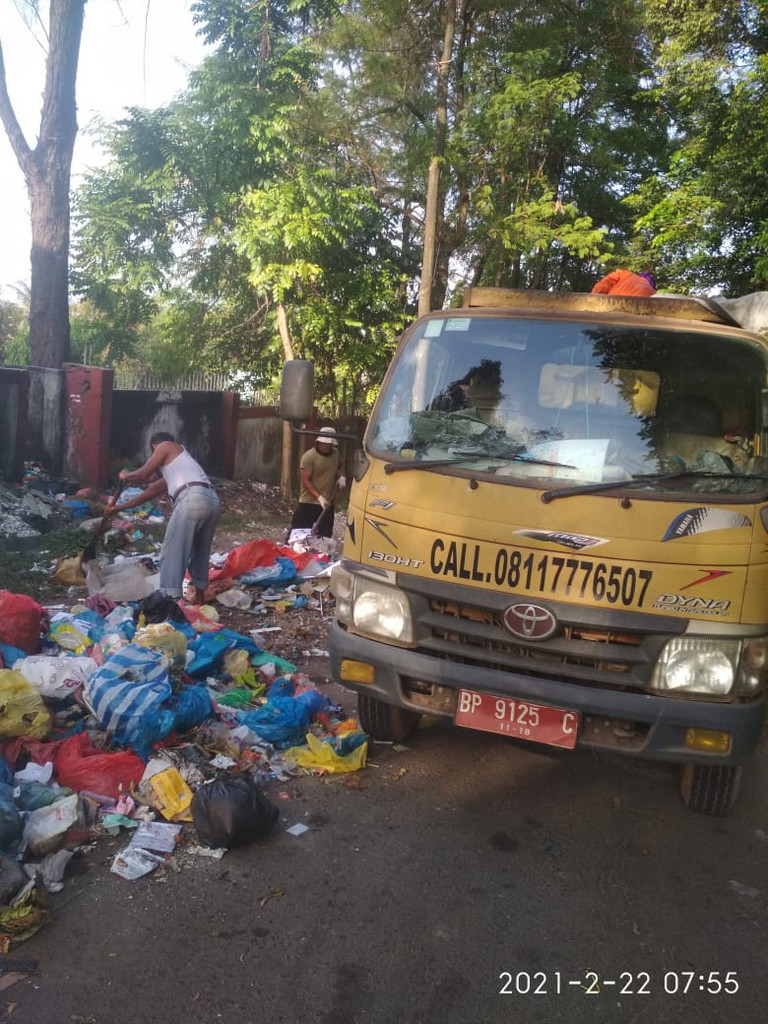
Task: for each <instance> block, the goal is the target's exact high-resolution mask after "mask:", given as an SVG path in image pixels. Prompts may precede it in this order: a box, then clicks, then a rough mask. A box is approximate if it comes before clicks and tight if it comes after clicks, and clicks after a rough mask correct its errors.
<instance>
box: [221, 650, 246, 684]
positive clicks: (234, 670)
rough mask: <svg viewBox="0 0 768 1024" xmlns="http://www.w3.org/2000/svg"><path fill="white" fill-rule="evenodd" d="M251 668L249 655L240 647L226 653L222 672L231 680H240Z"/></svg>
mask: <svg viewBox="0 0 768 1024" xmlns="http://www.w3.org/2000/svg"><path fill="white" fill-rule="evenodd" d="M250 667H251V662H250V655H249V653H248V651H244V650H243V649H242V648H241V647H237V648H235V650H232V651H227V653H226V654H225V655H224V671H225V672H226V674H227V675H228V676H230V677H231V678H232V679H240V678H241V677H242V676H244V675H245V674H246V672H247V671H248V669H249V668H250Z"/></svg>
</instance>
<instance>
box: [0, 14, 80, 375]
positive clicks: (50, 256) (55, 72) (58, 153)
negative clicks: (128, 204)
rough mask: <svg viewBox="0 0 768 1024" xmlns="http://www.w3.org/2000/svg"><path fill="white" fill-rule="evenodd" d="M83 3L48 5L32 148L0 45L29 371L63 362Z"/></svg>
mask: <svg viewBox="0 0 768 1024" xmlns="http://www.w3.org/2000/svg"><path fill="white" fill-rule="evenodd" d="M85 3H86V0H50V6H49V15H48V39H49V47H48V58H47V61H46V73H45V88H44V91H43V110H42V114H41V117H40V132H39V135H38V141H37V145H36V146H35V148H34V149H31V148H30V147H29V145H28V144H27V142H26V140H25V138H24V134H23V132H22V130H21V127H20V125H19V123H18V120H17V119H16V115H15V113H14V110H13V106H12V104H11V101H10V97H9V95H8V88H7V83H6V80H5V62H4V60H3V53H2V47H0V120H2V123H3V126H4V128H5V131H6V134H7V135H8V139H9V141H10V143H11V146H12V147H13V151H14V153H15V155H16V159H17V160H18V163H19V167H21V170H22V172H23V174H24V180H25V181H26V185H27V193H28V195H29V205H30V222H31V228H32V252H31V278H30V283H31V289H30V301H29V348H30V360H31V362H32V364H33V365H37V366H50V367H59V366H61V364H62V363H64V362H66V361H67V359H68V358H69V288H68V268H69V182H70V173H71V168H72V153H73V150H74V147H75V138H76V136H77V105H76V100H75V82H76V80H77V63H78V59H79V56H80V40H81V38H82V34H83V16H84V11H85Z"/></svg>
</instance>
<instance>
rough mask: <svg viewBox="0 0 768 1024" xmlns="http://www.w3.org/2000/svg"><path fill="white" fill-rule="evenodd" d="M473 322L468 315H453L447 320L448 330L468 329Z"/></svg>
mask: <svg viewBox="0 0 768 1024" xmlns="http://www.w3.org/2000/svg"><path fill="white" fill-rule="evenodd" d="M471 323H472V321H471V319H470V318H469V317H468V316H452V317H450V318H449V319H448V320H446V321H445V329H446V331H468V330H469V325H470V324H471Z"/></svg>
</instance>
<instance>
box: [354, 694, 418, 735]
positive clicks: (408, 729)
mask: <svg viewBox="0 0 768 1024" xmlns="http://www.w3.org/2000/svg"><path fill="white" fill-rule="evenodd" d="M357 714H358V717H359V719H360V728H361V729H362V730H363V732H365V733H367V734H368V735H369V736H370V737H371V739H374V740H387V741H389V742H390V743H402V741H403V740H404V739H406V738H407V737H408V736H410V734H411V733H412V732H413V730H414V729H415V728H416V726H417V725H418V724H419V719H420V718H421V715H420V714H419V712H418V711H410V710H409V709H408V708H397V707H395V705H394V704H385V703H384V701H383V700H379V699H378V698H377V697H371V695H370V694H368V693H359V694H358V695H357Z"/></svg>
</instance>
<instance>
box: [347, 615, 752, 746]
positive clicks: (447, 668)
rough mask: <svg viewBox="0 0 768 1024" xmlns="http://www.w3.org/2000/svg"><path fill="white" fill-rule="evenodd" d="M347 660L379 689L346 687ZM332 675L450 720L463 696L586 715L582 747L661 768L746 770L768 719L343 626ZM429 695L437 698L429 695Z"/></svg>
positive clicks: (739, 707)
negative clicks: (386, 639) (700, 742)
mask: <svg viewBox="0 0 768 1024" xmlns="http://www.w3.org/2000/svg"><path fill="white" fill-rule="evenodd" d="M343 659H351V660H353V661H361V662H365V663H367V664H369V665H373V666H374V669H375V677H374V682H373V683H370V684H363V683H353V682H348V681H345V680H344V679H342V674H341V662H342V660H343ZM330 668H331V675H332V678H333V679H334V680H336V681H337V682H339V683H340V685H342V686H344V687H346V688H347V689H350V690H355V691H357V692H359V693H367V694H369V695H370V696H372V697H376V698H378V699H379V700H382V701H384V702H385V703H387V704H394V705H396V706H397V707H404V708H410V709H411V710H413V711H420V712H425V713H427V714H433V715H441V716H444V717H448V718H453V716H454V714H455V711H456V696H457V692H458V690H459V689H460V688H465V689H469V690H476V691H477V692H479V693H490V694H495V695H497V696H500V697H511V698H513V699H515V700H524V701H529V702H531V703H534V704H544V705H550V706H551V707H556V708H561V709H563V710H566V711H577V712H579V713H580V715H581V726H580V728H579V735H578V739H577V743H576V745H577V747H580V748H584V749H595V750H610V751H614V752H617V753H623V754H628V755H634V756H636V757H643V758H648V759H650V760H656V761H678V762H690V763H700V764H718V765H729V764H740V763H742V762H743V761H745V760H746V759H747V758H748V757H749V756H750V755H751V753H752V751H753V750H754V749H755V747H756V746H757V744H758V742H759V740H760V736H761V733H762V728H763V722H764V720H765V715H766V700H765V696H764V695H763V696H760V697H759V698H757V699H755V700H753V701H750V702H748V703H733V704H729V703H715V702H714V701H706V700H692V699H690V698H688V699H677V698H674V697H661V696H656V695H651V694H645V693H636V692H626V691H621V690H616V689H613V688H610V689H609V688H602V687H595V686H589V685H584V684H574V683H567V682H561V681H560V680H555V679H547V678H544V677H542V676H529V675H524V674H522V673H520V672H513V671H499V670H496V669H488V668H478V667H475V666H468V665H462V664H458V663H456V662H452V661H448V660H444V659H441V658H435V657H431V656H430V655H425V654H418V653H416V652H414V651H412V650H405V649H403V648H400V647H392V646H389V645H388V644H384V643H380V642H378V641H376V640H368V639H366V638H365V637H360V636H355V635H354V634H351V633H348V632H347V631H346V630H344V629H342V627H341V626H339V624H338V622H334V623H333V625H332V627H331V634H330ZM414 684H416V685H415V686H414ZM430 689H431V690H432V692H431V693H430V692H424V691H429V690H430ZM691 728H696V729H713V730H725V731H727V732H729V733H730V734H731V737H732V741H731V750H730V752H729V753H728V754H717V753H710V752H706V751H701V750H691V749H690V748H688V747H686V746H685V734H686V731H687V730H688V729H691Z"/></svg>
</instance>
